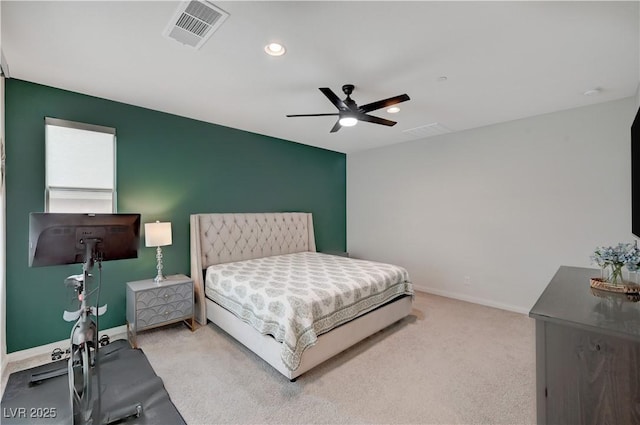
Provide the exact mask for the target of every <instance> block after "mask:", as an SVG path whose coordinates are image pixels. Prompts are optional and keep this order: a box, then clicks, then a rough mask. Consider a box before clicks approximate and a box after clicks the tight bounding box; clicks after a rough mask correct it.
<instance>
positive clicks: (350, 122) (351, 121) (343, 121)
mask: <svg viewBox="0 0 640 425" xmlns="http://www.w3.org/2000/svg"><path fill="white" fill-rule="evenodd" d="M356 124H358V119H357V118H354V117H342V118H340V125H341V126H343V127H353V126H354V125H356Z"/></svg>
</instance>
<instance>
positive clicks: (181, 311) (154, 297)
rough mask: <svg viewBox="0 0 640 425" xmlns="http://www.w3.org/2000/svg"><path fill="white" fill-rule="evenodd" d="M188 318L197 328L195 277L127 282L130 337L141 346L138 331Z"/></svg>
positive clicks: (173, 277) (132, 341) (170, 277)
mask: <svg viewBox="0 0 640 425" xmlns="http://www.w3.org/2000/svg"><path fill="white" fill-rule="evenodd" d="M183 320H184V321H185V323H186V324H187V326H189V328H191V330H192V331H193V330H194V322H193V280H192V279H191V278H190V277H187V276H185V275H183V274H177V275H173V276H167V278H166V280H163V281H162V282H154V281H153V279H145V280H138V281H135V282H127V337H128V338H129V343H130V344H131V346H132V347H133V348H138V343H137V333H138V332H140V331H143V330H145V329H151V328H157V327H159V326H164V325H168V324H170V323H176V322H180V321H183Z"/></svg>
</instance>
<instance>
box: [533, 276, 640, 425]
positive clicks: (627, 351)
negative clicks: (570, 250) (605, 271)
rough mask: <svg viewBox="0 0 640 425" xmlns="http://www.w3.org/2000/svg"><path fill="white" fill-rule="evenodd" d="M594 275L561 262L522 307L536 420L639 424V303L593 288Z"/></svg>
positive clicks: (545, 422) (562, 422) (566, 422)
mask: <svg viewBox="0 0 640 425" xmlns="http://www.w3.org/2000/svg"><path fill="white" fill-rule="evenodd" d="M594 276H600V270H597V269H588V268H579V267H567V266H562V267H560V269H559V270H558V271H557V273H556V274H555V276H554V277H553V279H552V280H551V282H550V283H549V285H548V286H547V288H546V289H545V290H544V292H543V293H542V295H541V296H540V298H539V299H538V301H537V302H536V304H535V305H534V306H533V308H532V309H531V312H530V313H529V316H530V317H532V318H534V319H536V401H537V417H538V424H587V423H589V424H598V423H612V424H640V367H639V366H638V365H640V302H634V299H633V298H631V299H629V298H626V297H625V296H624V295H622V296H621V294H611V293H602V291H601V292H592V291H591V288H590V287H589V278H591V277H594Z"/></svg>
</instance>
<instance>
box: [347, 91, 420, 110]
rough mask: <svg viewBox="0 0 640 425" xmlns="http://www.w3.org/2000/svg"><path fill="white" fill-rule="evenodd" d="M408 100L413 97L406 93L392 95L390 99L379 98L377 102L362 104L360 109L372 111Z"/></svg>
mask: <svg viewBox="0 0 640 425" xmlns="http://www.w3.org/2000/svg"><path fill="white" fill-rule="evenodd" d="M407 100H411V98H410V97H409V96H408V95H407V94H406V93H405V94H401V95H400V96H394V97H390V98H389V99H384V100H378V101H377V102H372V103H367V104H366V105H362V106H360V108H358V109H360V111H362V112H371V111H375V110H376V109H380V108H388V107H389V106H391V105H395V104H397V103H400V102H406V101H407Z"/></svg>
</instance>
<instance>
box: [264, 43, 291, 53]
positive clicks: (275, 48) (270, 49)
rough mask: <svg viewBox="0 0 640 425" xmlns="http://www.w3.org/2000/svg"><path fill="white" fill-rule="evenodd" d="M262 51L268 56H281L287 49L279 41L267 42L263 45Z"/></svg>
mask: <svg viewBox="0 0 640 425" xmlns="http://www.w3.org/2000/svg"><path fill="white" fill-rule="evenodd" d="M264 51H265V52H267V54H268V55H270V56H282V55H284V53H285V52H286V51H287V49H285V48H284V46H283V45H282V44H280V43H269V44H267V45H266V46H264Z"/></svg>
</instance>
